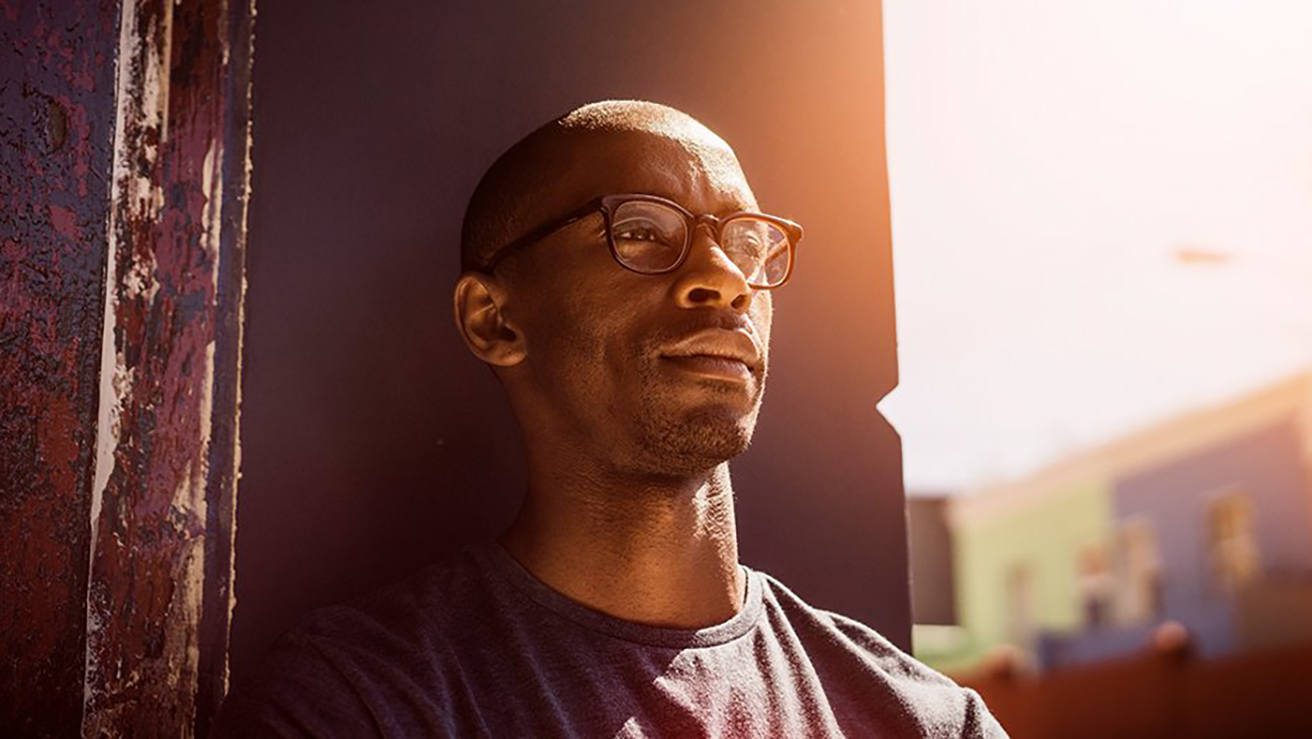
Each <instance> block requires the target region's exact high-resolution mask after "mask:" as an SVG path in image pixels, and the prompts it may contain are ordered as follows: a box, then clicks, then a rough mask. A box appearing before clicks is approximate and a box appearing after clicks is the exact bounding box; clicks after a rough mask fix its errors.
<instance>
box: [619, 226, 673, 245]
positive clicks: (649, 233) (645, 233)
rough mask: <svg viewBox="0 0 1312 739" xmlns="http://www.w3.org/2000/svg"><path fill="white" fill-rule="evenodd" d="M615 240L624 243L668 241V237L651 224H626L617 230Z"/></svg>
mask: <svg viewBox="0 0 1312 739" xmlns="http://www.w3.org/2000/svg"><path fill="white" fill-rule="evenodd" d="M615 238H617V239H622V240H624V241H660V242H666V241H668V240H669V239H668V237H667V236H666V235H665V234H663V233H661V232H660V230H659V229H657V228H656V227H655V226H654V225H652V224H650V223H633V224H624V225H621V226H617V227H616V228H615Z"/></svg>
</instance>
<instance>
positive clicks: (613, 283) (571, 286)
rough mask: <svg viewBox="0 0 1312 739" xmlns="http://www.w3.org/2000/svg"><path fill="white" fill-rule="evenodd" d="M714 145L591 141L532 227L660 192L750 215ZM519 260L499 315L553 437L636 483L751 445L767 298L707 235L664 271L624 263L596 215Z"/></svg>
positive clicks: (705, 464) (732, 162)
mask: <svg viewBox="0 0 1312 739" xmlns="http://www.w3.org/2000/svg"><path fill="white" fill-rule="evenodd" d="M716 144H717V142H707V141H702V140H696V139H694V140H691V141H689V140H680V139H671V138H665V137H657V136H652V135H640V134H623V135H617V134H605V135H594V136H590V137H589V138H588V139H587V141H586V142H583V143H578V144H577V149H578V156H577V157H572V159H571V161H572V162H574V163H576V166H573V167H572V168H571V169H570V171H567V172H564V173H562V176H561V177H560V179H559V180H558V182H559V187H558V188H557V189H555V191H554V192H553V193H551V194H550V195H549V196H547V197H545V198H544V204H543V208H542V211H543V212H542V213H541V214H540V216H539V217H538V218H537V221H536V222H539V223H541V222H549V221H550V220H552V219H553V218H556V217H559V215H560V214H562V213H564V212H568V211H569V210H570V209H572V208H574V207H577V206H578V205H579V204H581V203H583V202H587V201H588V200H589V199H591V198H593V197H597V196H599V195H606V194H618V193H645V194H651V195H658V196H661V197H664V198H668V199H670V200H673V201H675V202H677V203H679V204H681V205H683V206H684V207H685V208H687V209H688V210H690V211H691V212H693V213H695V214H702V213H712V214H715V215H725V214H728V213H731V212H734V211H738V210H756V209H757V205H756V200H755V198H754V196H753V195H752V192H751V189H750V188H749V187H748V185H747V182H746V179H745V178H744V177H743V174H742V171H741V170H740V168H739V166H738V163H737V160H736V159H735V158H734V156H733V154H732V152H731V151H729V150H728V149H726V148H724V147H723V146H722V145H716ZM516 259H517V261H518V262H519V263H518V264H516V265H514V267H513V272H514V276H513V277H512V278H511V280H512V285H513V287H512V293H511V294H512V296H513V297H512V298H511V300H510V303H509V304H508V305H507V310H508V311H509V313H508V314H509V315H511V316H512V319H513V320H515V321H516V322H517V323H518V325H519V327H520V329H521V331H523V334H524V340H525V342H526V347H527V360H526V367H525V368H526V370H527V372H528V375H529V383H530V385H531V390H530V392H532V393H533V396H534V397H535V399H536V403H535V405H536V407H537V408H539V409H541V410H544V411H546V413H547V420H548V422H549V423H550V427H551V428H552V431H553V432H555V433H564V434H567V435H569V436H570V437H571V439H572V440H574V442H575V443H576V444H580V445H582V446H583V447H585V448H586V449H587V453H588V454H590V455H591V456H594V457H596V458H601V459H604V460H606V461H607V462H609V464H610V465H611V466H612V467H613V468H614V469H615V471H621V472H632V473H641V474H680V473H690V472H696V471H700V470H707V469H710V468H712V467H714V466H715V465H717V464H719V463H721V462H724V461H726V460H728V459H729V458H731V457H733V456H735V455H737V454H739V453H740V452H742V451H743V450H744V449H746V447H747V445H748V443H749V442H750V440H751V435H752V430H753V428H754V427H755V423H756V415H757V412H758V410H759V407H760V402H761V397H762V393H763V391H764V389H765V375H766V366H767V359H768V348H769V340H770V320H771V310H772V309H771V297H770V294H769V292H766V291H758V290H753V289H752V288H750V287H748V286H747V283H746V281H745V279H744V277H743V275H742V274H741V273H740V272H739V271H738V269H737V268H736V267H735V266H734V265H733V263H732V262H730V261H729V259H728V258H727V257H726V256H725V254H724V252H723V251H721V250H720V248H719V245H718V244H717V243H716V242H715V237H714V234H713V233H712V230H711V229H710V228H707V227H699V228H697V229H696V232H695V233H694V235H693V243H692V245H691V247H690V253H689V255H688V258H687V260H686V261H685V262H684V264H683V265H682V266H681V267H680V268H679V269H678V270H676V271H674V272H672V273H669V274H664V275H644V274H638V273H635V272H632V271H630V270H627V269H625V268H624V267H622V266H620V265H619V264H618V263H617V262H616V261H615V260H614V259H613V258H612V257H611V255H610V252H609V251H608V249H607V242H606V236H605V233H604V221H603V219H602V217H601V214H600V213H597V214H595V215H592V216H590V217H588V218H585V219H583V220H582V221H579V222H576V223H574V224H572V225H570V226H567V227H565V228H563V229H561V230H560V231H557V232H556V233H555V234H553V235H551V236H550V237H548V238H546V239H544V240H543V241H542V242H540V243H538V244H536V245H534V246H533V247H532V248H530V249H527V250H525V251H524V252H522V253H521V254H520V255H519V256H518V257H517V258H516ZM723 355H729V356H730V357H734V358H726V357H725V356H723ZM539 417H541V416H539Z"/></svg>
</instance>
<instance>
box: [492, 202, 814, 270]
mask: <svg viewBox="0 0 1312 739" xmlns="http://www.w3.org/2000/svg"><path fill="white" fill-rule="evenodd" d="M633 201H646V202H650V203H659V204H661V205H665V206H668V207H670V208H673V209H674V210H675V211H676V212H678V213H680V214H682V215H683V217H684V219H685V220H686V221H687V222H688V227H687V229H685V231H684V237H683V248H682V250H681V251H680V252H679V258H678V259H676V260H674V263H673V264H672V265H670V266H669V267H666V268H663V269H658V270H640V269H636V268H634V267H633V266H632V265H629V264H626V263H625V262H624V260H623V259H621V258H620V255H619V251H618V250H617V249H616V247H615V236H614V234H613V233H612V231H611V218H612V216H613V215H614V214H615V212H616V210H617V209H618V208H619V207H620V206H621V205H624V204H625V203H630V202H633ZM597 211H600V212H601V215H602V219H603V225H604V226H605V232H606V245H607V247H608V248H609V249H610V255H611V257H612V258H613V259H614V260H615V261H616V262H618V263H619V265H620V266H621V267H623V268H625V269H627V270H629V271H630V272H636V273H638V274H640V275H663V274H669V273H670V272H673V271H675V270H677V269H678V268H679V267H682V266H683V263H684V262H685V261H687V259H688V254H689V253H690V252H691V251H692V242H693V234H694V233H695V232H696V230H697V226H698V225H700V224H702V223H705V224H708V225H709V226H710V227H711V229H712V230H713V231H714V233H715V241H716V243H717V244H718V243H722V242H721V240H722V237H723V235H724V228H725V226H727V225H728V224H729V223H732V222H733V221H735V220H739V219H742V218H755V219H759V220H763V221H767V222H769V223H772V224H774V225H776V226H778V227H779V228H780V229H782V230H783V232H784V234H785V235H787V236H788V271H787V272H785V273H784V276H783V279H781V280H779V282H777V283H775V284H773V285H757V284H752V283H751V282H748V283H747V284H748V286H749V287H751V288H753V289H756V290H773V289H775V288H777V287H782V286H783V285H784V283H786V282H788V278H790V277H792V276H793V267H794V266H795V265H796V263H797V245H798V244H799V243H801V241H802V233H803V231H802V226H801V225H800V224H797V223H794V222H793V221H790V220H788V219H787V218H780V217H779V216H772V215H768V214H766V213H754V212H752V211H746V210H740V211H736V212H734V213H730V214H729V215H726V216H724V217H719V216H715V215H712V214H710V213H704V214H702V215H696V214H694V213H693V212H692V211H690V210H688V209H687V208H685V207H683V206H682V205H679V204H678V203H676V202H674V201H673V200H668V199H666V198H662V197H660V196H658V195H647V194H644V193H626V194H619V195H602V196H601V197H599V198H593V199H592V200H589V201H588V202H586V203H584V204H583V205H581V206H579V207H578V208H576V209H575V210H572V211H570V212H569V213H567V214H566V215H564V216H563V217H561V218H560V219H559V220H556V221H552V222H550V223H547V224H545V225H543V226H541V227H540V228H535V229H533V230H532V231H530V232H529V233H527V234H525V235H523V236H521V237H519V238H518V239H515V240H514V241H511V242H510V243H509V244H506V245H505V246H503V247H501V248H500V249H498V250H497V252H496V253H495V254H494V255H493V256H492V258H491V259H490V260H488V263H487V264H486V265H485V266H484V267H483V268H482V270H481V271H482V272H486V273H489V274H490V273H491V272H492V270H494V269H496V266H497V264H499V263H500V262H501V260H502V259H503V258H505V256H506V255H507V254H510V253H512V252H514V251H518V250H520V249H523V248H524V247H526V246H531V245H532V244H535V243H537V242H538V241H541V240H542V239H545V238H546V237H548V236H550V235H551V234H553V233H555V232H557V231H559V230H560V229H562V228H564V227H566V226H568V225H570V224H571V223H574V222H576V221H580V220H583V219H584V218H587V217H588V216H590V215H592V214H593V213H595V212H597Z"/></svg>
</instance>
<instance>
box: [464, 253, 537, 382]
mask: <svg viewBox="0 0 1312 739" xmlns="http://www.w3.org/2000/svg"><path fill="white" fill-rule="evenodd" d="M505 297H506V296H505V295H504V289H503V288H502V287H501V286H500V285H498V284H497V283H496V282H495V280H494V279H492V278H490V277H488V276H487V275H483V274H479V273H476V272H466V273H465V274H463V275H461V276H460V279H459V280H458V281H457V282H456V288H455V295H454V298H455V305H454V308H455V319H456V329H457V330H458V331H460V336H461V338H463V339H464V340H465V346H467V347H469V351H471V352H473V353H474V356H476V357H478V358H479V359H481V360H483V361H484V362H487V363H488V364H490V365H493V366H496V367H511V366H514V365H516V364H519V363H520V362H522V361H524V357H525V356H527V351H526V350H525V346H524V335H523V333H522V332H520V331H519V330H518V329H517V328H516V327H515V326H514V325H513V323H512V322H511V321H510V320H509V319H508V318H507V317H506V314H505V311H504V310H503V308H502V306H504V305H505V302H506V301H505Z"/></svg>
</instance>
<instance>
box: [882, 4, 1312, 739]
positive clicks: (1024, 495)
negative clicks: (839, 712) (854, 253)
mask: <svg viewBox="0 0 1312 739" xmlns="http://www.w3.org/2000/svg"><path fill="white" fill-rule="evenodd" d="M884 9H885V37H886V49H887V70H888V75H887V91H888V106H887V113H888V147H889V172H890V192H891V198H892V222H893V252H894V274H895V285H896V289H897V309H898V330H899V333H898V336H899V369H900V383H899V387H898V388H897V390H895V391H894V392H893V393H892V395H891V396H890V397H889V398H888V399H887V400H886V401H884V402H882V403H881V406H880V407H881V408H882V409H883V410H884V411H885V412H886V414H887V416H888V417H889V419H890V421H891V422H892V423H893V425H894V426H895V427H896V428H897V429H898V431H899V433H900V434H901V436H902V439H903V448H904V469H905V475H906V482H907V488H908V490H910V491H913V492H914V491H919V495H915V496H913V497H912V498H911V499H910V500H909V505H908V521H909V531H910V535H911V564H912V586H913V597H912V601H913V605H914V608H915V614H914V620H915V626H914V638H913V642H914V644H915V651H916V654H917V655H918V656H920V657H921V658H923V659H925V660H926V661H928V662H929V663H931V664H933V665H935V666H936V667H939V668H940V669H943V670H945V671H947V672H948V673H950V674H952V675H954V676H956V677H958V678H959V679H961V680H963V681H964V682H966V683H967V684H970V685H972V686H974V687H977V688H978V689H980V691H981V692H982V693H983V694H984V695H985V697H986V699H987V700H988V701H989V704H990V706H991V707H992V708H993V710H994V711H995V713H997V714H998V715H999V716H1000V717H1001V718H1002V719H1003V724H1004V726H1006V727H1007V728H1008V730H1009V731H1011V733H1012V735H1013V736H1016V737H1046V736H1053V737H1057V736H1060V737H1072V736H1118V737H1120V736H1145V737H1148V736H1167V737H1177V736H1217V737H1221V736H1312V717H1306V716H1301V715H1300V713H1299V711H1300V709H1299V707H1300V706H1306V705H1308V704H1309V702H1312V681H1309V680H1307V678H1306V672H1307V670H1308V668H1309V667H1312V422H1310V421H1309V419H1310V418H1312V415H1310V411H1309V406H1310V404H1312V390H1310V389H1309V387H1310V385H1309V383H1310V382H1312V380H1310V379H1309V378H1310V377H1312V370H1309V368H1312V45H1309V44H1308V43H1306V39H1307V38H1309V37H1312V5H1307V4H1305V3H1292V2H1289V3H1286V2H1273V3H1247V4H1241V3H1232V2H1220V1H1215V2H1213V1H1206V0H1205V1H1203V2H1196V3H1189V4H1187V5H1180V4H1178V3H1170V2H1166V1H1165V0H1109V1H1108V2H1101V3H1096V4H1095V3H1029V2H1022V1H1021V0H996V1H993V2H983V1H982V0H963V1H962V2H958V3H953V4H952V6H951V12H943V11H944V7H943V6H942V5H938V4H933V3H915V2H909V1H907V0H898V1H896V2H887V3H886V4H885V6H884Z"/></svg>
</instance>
